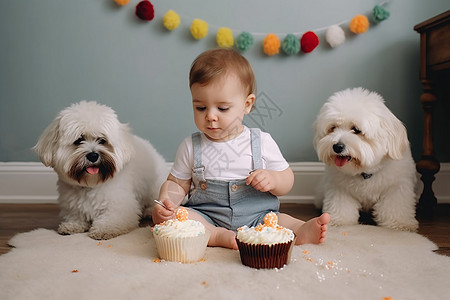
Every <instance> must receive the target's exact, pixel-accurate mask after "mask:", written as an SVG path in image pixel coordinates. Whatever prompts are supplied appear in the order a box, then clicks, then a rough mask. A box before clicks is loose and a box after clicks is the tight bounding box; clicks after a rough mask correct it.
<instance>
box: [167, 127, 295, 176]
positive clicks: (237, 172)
mask: <svg viewBox="0 0 450 300" xmlns="http://www.w3.org/2000/svg"><path fill="white" fill-rule="evenodd" d="M201 140H202V142H201V144H202V163H203V165H204V166H205V179H206V180H208V179H209V180H223V181H230V180H238V179H245V178H247V177H248V175H249V172H250V171H252V168H253V160H252V149H251V137H250V129H248V128H247V127H245V126H244V131H243V132H242V133H241V134H240V135H239V136H238V137H236V138H235V139H233V140H230V141H227V142H219V143H218V142H212V141H210V140H209V139H208V138H207V137H206V136H205V135H204V134H203V133H202V134H201ZM261 155H262V161H263V168H264V169H268V170H273V171H284V170H286V169H287V168H288V167H289V164H288V163H287V162H286V160H285V159H284V157H283V155H282V154H281V151H280V149H279V148H278V145H277V144H276V143H275V141H274V140H273V138H272V136H271V135H270V134H269V133H266V132H261ZM193 166H194V149H193V146H192V137H191V136H189V137H187V138H186V139H184V141H183V142H182V143H181V145H180V146H179V148H178V151H177V155H176V158H175V162H174V164H173V166H172V170H171V171H170V173H171V174H172V175H173V176H175V177H176V178H178V179H182V180H189V179H191V178H193V177H194V174H193V172H192V168H193ZM194 181H196V180H194Z"/></svg>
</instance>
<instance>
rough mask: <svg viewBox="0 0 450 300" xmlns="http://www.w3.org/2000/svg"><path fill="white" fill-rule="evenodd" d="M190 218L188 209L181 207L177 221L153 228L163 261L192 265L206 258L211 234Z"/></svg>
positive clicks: (177, 213) (168, 221)
mask: <svg viewBox="0 0 450 300" xmlns="http://www.w3.org/2000/svg"><path fill="white" fill-rule="evenodd" d="M188 216H189V214H188V211H187V209H186V208H184V207H180V208H178V210H177V212H176V217H177V218H176V219H173V220H167V221H165V222H163V223H161V224H158V225H155V226H154V227H153V237H154V238H155V242H156V248H157V250H158V255H159V257H160V258H161V259H164V260H168V261H176V262H182V263H192V262H197V261H199V260H201V259H202V258H203V257H204V255H205V251H206V247H207V245H208V240H209V236H210V233H209V231H207V230H206V229H205V226H204V225H203V224H202V223H200V222H199V221H195V220H189V218H188Z"/></svg>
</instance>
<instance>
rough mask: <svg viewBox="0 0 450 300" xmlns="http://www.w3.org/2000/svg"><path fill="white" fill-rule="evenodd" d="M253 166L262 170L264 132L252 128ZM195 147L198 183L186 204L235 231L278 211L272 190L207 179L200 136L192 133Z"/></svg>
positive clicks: (256, 223)
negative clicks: (259, 189)
mask: <svg viewBox="0 0 450 300" xmlns="http://www.w3.org/2000/svg"><path fill="white" fill-rule="evenodd" d="M250 135H251V147H252V157H253V169H254V170H257V169H262V168H263V163H262V157H261V131H260V130H259V129H258V128H250ZM192 144H193V150H194V168H193V171H194V176H195V177H196V178H197V180H198V186H196V187H195V189H194V190H193V192H192V194H191V197H190V199H189V201H188V202H187V203H186V204H185V206H186V207H189V208H190V209H193V210H195V211H196V212H197V213H199V214H200V215H201V216H202V217H204V218H205V220H206V221H208V222H209V223H211V224H213V225H215V226H220V227H225V228H227V229H230V230H233V231H236V230H237V229H238V228H239V227H241V226H243V225H247V226H256V225H258V224H259V223H263V219H264V216H265V214H266V213H268V212H271V211H273V212H278V210H279V208H280V203H279V201H278V198H277V197H276V196H274V195H272V194H271V193H269V192H266V193H263V192H260V191H257V190H256V189H255V188H253V187H252V186H251V185H246V184H245V179H241V180H232V181H221V180H205V177H204V170H205V167H204V166H203V163H202V149H201V135H200V133H199V132H196V133H194V134H192Z"/></svg>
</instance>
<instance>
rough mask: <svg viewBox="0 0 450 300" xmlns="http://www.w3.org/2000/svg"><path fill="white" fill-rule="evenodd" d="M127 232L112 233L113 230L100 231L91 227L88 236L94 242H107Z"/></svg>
mask: <svg viewBox="0 0 450 300" xmlns="http://www.w3.org/2000/svg"><path fill="white" fill-rule="evenodd" d="M128 232H129V231H127V230H123V231H114V230H102V229H99V228H95V227H91V229H90V230H89V233H88V236H89V237H90V238H92V239H94V240H109V239H112V238H115V237H116V236H119V235H121V234H125V233H128Z"/></svg>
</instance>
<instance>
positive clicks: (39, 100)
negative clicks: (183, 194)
mask: <svg viewBox="0 0 450 300" xmlns="http://www.w3.org/2000/svg"><path fill="white" fill-rule="evenodd" d="M380 2H381V1H379V0H377V1H361V0H298V1H292V0H291V1H286V0H283V1H281V0H279V1H267V0H247V1H242V0H232V1H231V0H228V1H217V0H216V1H200V0H191V1H186V0H174V1H168V0H153V1H152V3H153V4H154V5H155V11H156V16H155V19H154V20H153V21H152V22H149V23H145V22H142V21H140V20H138V19H137V18H136V17H135V16H134V9H135V6H136V4H137V3H138V1H136V0H131V1H130V4H129V5H127V6H124V7H118V6H117V5H116V4H115V3H114V2H113V0H95V1H94V0H76V1H74V0H72V1H68V0H66V1H61V0H39V1H32V0H14V1H6V0H2V1H1V2H0V43H1V44H0V45H1V46H0V49H1V51H0V101H1V102H0V161H38V158H37V156H36V155H35V154H34V153H33V152H32V150H30V148H31V147H32V146H33V145H34V144H35V142H36V141H37V139H38V137H39V135H40V134H41V132H42V131H43V130H44V128H45V127H46V126H47V125H48V124H49V123H50V122H51V121H52V120H53V118H54V116H55V115H56V114H57V112H58V111H60V110H61V109H63V108H65V107H66V106H69V105H70V104H71V103H73V102H77V101H79V100H82V99H87V100H97V101H99V102H101V103H104V104H106V105H109V106H111V107H113V108H114V109H115V110H116V111H117V113H118V115H119V119H120V120H121V121H122V122H125V123H129V124H130V125H131V127H132V128H133V130H134V132H135V133H136V134H138V135H140V136H142V137H144V138H146V139H149V140H150V141H151V142H152V143H153V144H154V145H155V147H156V148H157V149H158V150H159V151H160V152H161V153H162V154H163V155H164V157H165V158H166V159H167V160H168V161H173V159H174V156H175V152H176V149H177V147H178V144H179V143H180V142H181V140H182V139H183V138H184V137H186V136H187V135H189V134H190V133H191V132H193V131H194V130H195V126H194V122H193V118H192V109H191V104H190V101H191V98H190V93H189V88H188V79H187V78H188V72H189V67H190V64H191V62H192V60H193V59H194V58H195V57H196V56H197V55H198V54H199V53H201V52H202V51H204V50H206V49H208V48H211V47H214V46H215V33H216V32H217V29H218V28H219V27H222V26H225V27H230V28H232V29H233V31H234V33H235V34H236V35H237V34H239V33H240V32H241V31H243V30H246V31H249V32H252V33H264V34H266V33H270V32H275V33H280V35H279V37H280V38H281V39H282V38H283V37H284V36H283V34H287V33H292V32H305V31H308V30H314V29H320V28H324V27H327V26H330V25H333V24H336V23H339V22H341V21H343V20H350V19H351V18H352V17H353V16H354V15H356V14H361V13H362V14H367V15H368V14H369V12H370V11H371V10H372V8H373V7H374V5H376V4H378V3H380ZM385 7H386V9H387V10H388V11H390V13H391V17H390V18H389V19H388V20H386V21H384V22H382V23H381V24H379V25H376V26H371V28H370V29H369V30H368V32H366V33H364V34H362V35H358V36H355V35H351V34H348V32H347V40H346V42H345V43H344V44H343V45H341V46H339V47H338V48H335V49H331V48H330V47H329V46H328V45H327V43H326V42H325V40H324V31H320V32H318V35H319V38H320V39H321V44H320V45H319V47H318V48H317V49H316V50H315V51H314V52H312V53H310V54H299V55H296V56H289V57H288V56H286V55H278V56H275V57H267V56H266V55H265V54H264V53H263V52H262V47H261V43H262V39H263V37H264V36H263V35H257V34H255V35H254V37H255V45H254V46H253V47H252V48H251V49H249V50H248V51H247V52H245V53H244V55H245V56H246V58H247V59H248V60H249V61H250V63H251V64H252V65H253V67H254V70H255V73H256V77H257V81H258V93H260V96H261V97H260V99H259V101H260V102H259V103H261V100H262V99H264V100H265V101H266V102H267V103H276V105H277V107H278V108H277V111H275V113H274V114H273V115H271V116H266V117H264V118H263V119H262V120H261V119H260V118H259V117H258V116H256V115H254V116H253V118H247V119H246V124H247V125H249V126H257V125H258V124H259V125H263V126H262V127H263V129H264V130H266V131H268V132H270V133H271V134H272V135H273V136H274V138H275V140H276V141H277V142H278V144H279V146H280V148H281V150H282V152H283V153H284V155H285V157H286V159H287V160H288V161H290V162H297V161H316V160H317V158H316V154H315V152H314V149H313V146H312V128H311V126H312V123H313V121H314V119H315V116H316V114H317V112H318V110H319V108H320V107H321V105H322V104H323V103H324V102H325V100H326V99H327V98H328V97H329V96H330V95H331V94H333V93H334V92H336V91H339V90H342V89H345V88H348V87H356V86H363V87H366V88H368V89H371V90H375V91H377V92H379V93H380V94H381V95H383V96H384V97H385V99H386V102H387V105H388V106H389V107H390V108H391V110H392V111H393V112H394V113H395V114H396V115H397V116H398V117H399V118H400V119H401V120H402V121H403V122H405V123H406V125H407V127H408V130H409V136H410V140H411V142H412V147H413V153H414V156H415V158H418V157H419V156H420V152H421V138H422V121H423V116H422V111H421V106H420V103H419V97H420V94H421V86H420V82H419V79H418V76H419V74H418V69H419V35H418V34H417V33H416V32H415V31H414V30H413V27H414V25H415V24H417V23H420V22H422V21H424V20H426V19H428V18H430V17H433V16H435V15H437V14H439V13H441V12H443V11H445V10H448V9H449V8H450V4H449V1H448V0H429V1H423V0H392V1H390V2H389V3H388V4H387V5H386V6H385ZM169 9H173V10H175V11H176V12H178V13H179V14H180V15H181V19H182V20H181V22H182V23H181V25H180V27H179V28H178V29H176V30H175V31H173V32H169V31H167V30H166V29H165V28H164V27H163V26H162V17H163V15H164V14H165V12H166V11H167V10H169ZM194 18H200V19H203V20H205V21H207V22H208V23H209V25H210V32H209V35H208V36H207V37H206V38H204V39H203V40H199V41H195V40H194V39H193V38H192V37H191V35H190V33H189V31H188V28H189V26H190V23H191V22H192V20H193V19H194ZM347 26H348V24H345V25H343V26H342V27H343V28H347ZM257 101H258V100H257ZM272 105H273V104H272ZM271 108H275V107H274V106H272V107H271ZM262 112H264V111H262ZM442 120H443V118H442ZM442 120H439V119H438V122H441V121H442ZM261 121H263V122H264V124H262V123H261ZM438 127H439V126H438ZM442 132H444V131H442ZM447 132H448V129H447ZM446 134H447V137H448V133H446ZM442 140H443V138H442V137H440V138H439V141H438V149H437V152H438V155H439V158H440V159H441V160H446V161H450V151H449V149H450V147H449V145H448V142H447V143H443V142H442ZM447 140H448V138H447Z"/></svg>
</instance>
